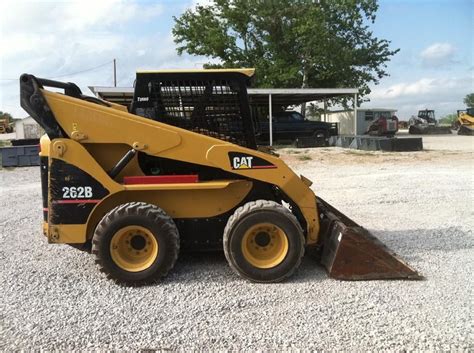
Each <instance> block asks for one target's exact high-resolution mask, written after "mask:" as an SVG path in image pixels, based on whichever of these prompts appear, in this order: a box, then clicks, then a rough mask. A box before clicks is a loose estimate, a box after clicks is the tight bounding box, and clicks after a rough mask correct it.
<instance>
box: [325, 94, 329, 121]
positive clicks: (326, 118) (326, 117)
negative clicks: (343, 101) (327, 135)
mask: <svg viewBox="0 0 474 353" xmlns="http://www.w3.org/2000/svg"><path fill="white" fill-rule="evenodd" d="M324 121H325V122H327V121H328V116H327V99H326V98H324Z"/></svg>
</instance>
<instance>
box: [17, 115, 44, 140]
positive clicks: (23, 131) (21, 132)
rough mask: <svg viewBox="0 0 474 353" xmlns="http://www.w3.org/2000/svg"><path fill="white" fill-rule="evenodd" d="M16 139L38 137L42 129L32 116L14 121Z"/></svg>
mask: <svg viewBox="0 0 474 353" xmlns="http://www.w3.org/2000/svg"><path fill="white" fill-rule="evenodd" d="M15 134H16V139H17V140H21V139H33V138H40V137H41V134H42V131H41V128H40V126H39V125H38V123H37V122H36V121H35V120H34V119H33V118H32V117H28V118H25V119H21V120H18V121H16V122H15Z"/></svg>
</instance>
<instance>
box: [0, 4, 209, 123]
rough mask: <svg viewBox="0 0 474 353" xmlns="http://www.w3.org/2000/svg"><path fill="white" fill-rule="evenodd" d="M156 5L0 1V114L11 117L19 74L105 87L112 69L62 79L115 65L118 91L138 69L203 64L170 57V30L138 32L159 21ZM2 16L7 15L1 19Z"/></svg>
mask: <svg viewBox="0 0 474 353" xmlns="http://www.w3.org/2000/svg"><path fill="white" fill-rule="evenodd" d="M164 10H165V9H164V7H163V5H161V4H160V3H155V2H144V1H140V0H133V1H122V0H114V1H107V0H100V1H97V0H95V1H85V0H82V1H81V0H78V1H63V2H61V1H55V2H49V1H48V2H39V1H36V2H32V1H29V2H23V1H5V0H2V1H0V13H1V14H2V15H1V17H2V18H1V21H0V47H1V48H8V50H4V51H3V52H2V54H1V55H0V78H2V79H5V78H7V79H11V78H13V79H15V80H14V81H6V80H2V81H0V110H4V111H9V112H11V113H12V114H13V115H14V116H15V117H23V116H25V115H26V113H25V112H24V111H23V110H22V109H21V108H20V106H19V93H18V91H19V89H18V82H17V81H16V79H17V78H19V76H20V75H21V74H22V73H24V72H28V73H32V74H35V75H38V76H40V77H48V78H54V77H58V76H61V78H60V80H64V81H73V82H75V83H77V84H78V85H79V86H80V87H81V88H82V89H83V91H84V92H85V93H86V94H89V92H88V90H87V86H89V85H110V84H112V82H113V78H112V64H111V63H110V65H106V66H102V67H100V68H98V69H96V70H92V71H89V72H85V73H81V74H78V75H72V76H67V77H62V76H64V75H65V74H70V73H75V72H79V71H83V70H85V69H88V68H94V67H97V66H98V65H101V64H103V63H107V62H111V61H112V59H113V58H116V59H117V72H118V85H125V86H129V85H131V84H132V83H133V79H134V75H135V71H136V69H138V68H184V67H191V68H192V67H195V63H196V62H202V61H205V60H203V59H202V58H194V57H190V56H186V55H183V56H181V57H179V56H178V55H177V54H176V51H175V44H174V42H173V39H172V36H171V33H170V30H171V29H166V30H165V32H164V33H158V32H156V31H148V32H145V31H140V27H138V28H136V27H137V26H142V25H144V27H145V28H150V27H153V26H146V22H147V21H148V22H149V23H151V21H155V22H158V21H160V20H163V12H164ZM5 14H8V15H5Z"/></svg>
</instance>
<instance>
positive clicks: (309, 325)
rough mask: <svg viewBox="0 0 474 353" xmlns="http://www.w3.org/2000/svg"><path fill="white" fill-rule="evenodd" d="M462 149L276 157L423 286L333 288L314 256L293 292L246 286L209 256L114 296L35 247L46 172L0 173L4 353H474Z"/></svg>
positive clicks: (39, 244)
mask: <svg viewBox="0 0 474 353" xmlns="http://www.w3.org/2000/svg"><path fill="white" fill-rule="evenodd" d="M473 140H474V139H473ZM433 141H436V140H433ZM453 141H454V140H453ZM441 143H444V142H441ZM433 144H436V143H435V142H433ZM466 146H467V148H466V149H464V151H458V152H456V151H452V152H443V151H436V148H432V149H433V150H432V151H427V152H414V153H398V154H388V153H377V152H361V151H349V150H342V149H339V148H331V149H329V148H328V149H308V150H298V151H296V152H295V150H288V149H287V150H282V151H281V152H282V157H283V158H284V159H286V160H287V161H288V162H289V163H290V164H291V165H293V166H294V168H295V169H296V171H298V172H299V173H302V174H304V175H306V176H307V177H309V178H311V179H312V180H313V181H314V185H313V188H314V190H315V191H316V192H317V194H318V195H321V197H323V198H325V199H326V200H327V201H329V202H331V203H332V204H334V206H336V207H338V208H339V209H341V211H343V212H345V213H346V214H347V215H349V216H350V217H351V218H353V219H354V220H356V221H357V222H359V223H360V224H362V225H364V226H365V227H367V228H368V229H370V230H371V231H372V232H373V233H374V234H375V235H376V236H378V237H379V238H380V239H381V240H382V241H384V242H385V243H386V244H387V245H388V246H390V247H391V248H392V249H393V250H395V251H396V252H397V253H399V254H400V255H401V256H402V257H403V258H404V259H405V260H406V261H407V262H409V263H410V264H411V265H412V266H413V267H415V268H416V269H417V270H419V271H420V272H421V273H422V274H423V275H425V276H426V280H424V281H416V282H414V281H372V282H341V281H336V280H332V279H329V278H327V276H326V274H325V272H324V271H323V269H322V268H321V267H319V266H318V265H317V264H316V263H315V262H314V261H313V260H312V259H309V258H306V259H304V261H303V264H302V266H301V267H300V270H299V271H298V272H297V273H296V275H295V276H293V277H292V278H291V279H290V280H288V281H287V282H285V283H280V284H266V285H265V284H252V283H249V282H246V281H244V280H242V279H240V278H239V277H237V276H236V275H234V274H233V273H232V272H231V270H230V268H229V267H228V265H227V264H226V262H225V258H224V256H223V255H222V254H215V255H210V256H209V255H206V256H199V255H185V256H182V257H180V259H179V260H178V263H177V265H176V267H175V269H174V270H173V271H172V273H171V274H170V275H169V276H168V277H167V278H166V279H165V280H164V282H162V283H161V284H158V285H154V286H148V287H142V288H126V287H119V286H117V285H115V284H113V283H112V282H110V281H108V280H106V279H105V278H104V276H103V275H102V274H100V273H99V272H98V271H97V269H96V267H95V265H94V260H93V258H92V256H90V255H88V254H86V253H82V252H79V251H77V250H75V249H73V248H71V247H68V246H66V245H48V244H47V242H46V239H44V238H43V237H42V236H41V231H40V224H41V197H40V184H39V169H38V168H23V169H14V170H8V171H7V170H3V171H2V170H0V199H1V204H0V231H1V232H0V242H1V244H0V269H1V272H0V350H2V351H5V350H13V349H15V350H20V349H28V350H29V349H34V348H35V349H46V350H53V349H60V350H69V349H90V350H92V349H120V350H122V349H131V350H137V349H192V348H194V349H209V348H211V349H222V348H227V349H252V350H255V349H260V350H266V349H282V348H286V349H292V348H305V349H325V350H345V351H352V350H381V349H391V350H413V349H418V350H466V351H473V350H474V334H473V331H474V330H473V323H474V320H473V309H474V307H473V298H474V296H473V288H474V286H473V284H474V283H473V276H472V273H473V272H474V249H473V248H474V238H473V234H472V229H473V224H472V218H473V217H472V208H473V196H474V193H473V189H474V173H473V148H472V142H471V143H470V144H466ZM452 150H455V148H454V149H452ZM303 156H304V157H303Z"/></svg>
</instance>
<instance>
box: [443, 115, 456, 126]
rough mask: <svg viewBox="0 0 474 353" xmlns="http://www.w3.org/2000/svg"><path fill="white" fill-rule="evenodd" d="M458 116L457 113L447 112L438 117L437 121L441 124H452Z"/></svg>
mask: <svg viewBox="0 0 474 353" xmlns="http://www.w3.org/2000/svg"><path fill="white" fill-rule="evenodd" d="M457 118H458V115H457V114H448V115H446V116H443V117H442V118H441V119H439V123H440V124H443V125H452V124H453V123H454V121H456V119H457Z"/></svg>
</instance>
